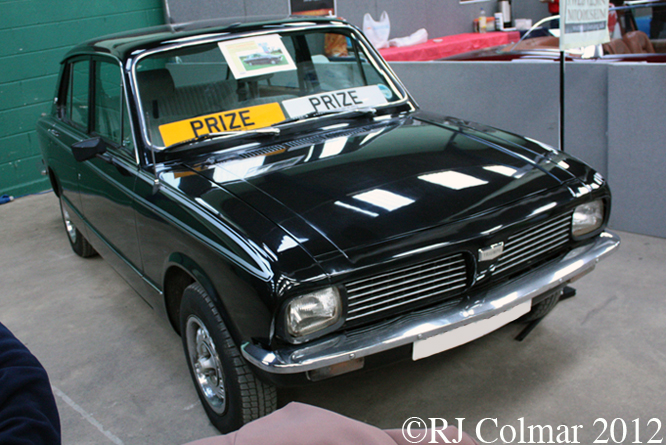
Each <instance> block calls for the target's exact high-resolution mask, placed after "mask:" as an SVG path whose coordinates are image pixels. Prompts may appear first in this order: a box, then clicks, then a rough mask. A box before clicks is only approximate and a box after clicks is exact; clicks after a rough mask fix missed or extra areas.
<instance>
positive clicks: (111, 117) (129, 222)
mask: <svg viewBox="0 0 666 445" xmlns="http://www.w3.org/2000/svg"><path fill="white" fill-rule="evenodd" d="M90 79H91V81H90V97H89V99H90V100H89V109H88V112H89V113H88V120H89V125H88V134H87V138H95V137H97V138H100V139H101V140H102V141H103V143H104V145H105V146H106V152H105V153H102V154H99V155H97V156H96V157H93V158H92V159H89V160H87V161H83V162H79V163H78V180H79V191H80V199H81V208H82V210H83V214H84V217H85V219H86V221H87V222H88V230H89V234H90V235H91V236H90V237H89V239H93V240H94V239H95V238H97V239H99V240H101V241H102V243H103V245H101V246H95V242H92V243H93V246H95V247H96V249H97V250H98V251H99V249H100V248H101V249H102V250H104V249H106V248H108V249H110V250H111V251H113V252H114V253H116V254H117V255H118V257H120V259H121V262H116V261H113V260H114V258H109V257H108V256H107V260H110V262H112V264H113V265H114V267H116V269H119V272H121V273H122V274H123V275H125V276H126V277H127V278H128V279H129V281H130V282H132V281H134V279H136V278H137V277H136V276H133V275H136V274H134V273H132V271H134V272H139V271H140V270H141V257H140V249H139V246H138V241H137V232H136V219H135V211H134V208H133V203H134V199H133V189H134V183H135V180H136V175H137V172H138V169H139V165H138V162H137V158H136V154H135V149H134V144H133V141H132V137H131V130H130V126H129V123H128V122H129V119H128V113H127V106H126V99H125V95H124V88H123V82H122V76H121V68H120V65H119V63H118V62H117V61H116V60H115V59H112V58H101V57H99V58H97V57H95V58H92V59H91V65H90ZM101 253H103V252H101ZM114 263H115V264H114ZM117 266H121V267H117ZM123 266H128V267H123Z"/></svg>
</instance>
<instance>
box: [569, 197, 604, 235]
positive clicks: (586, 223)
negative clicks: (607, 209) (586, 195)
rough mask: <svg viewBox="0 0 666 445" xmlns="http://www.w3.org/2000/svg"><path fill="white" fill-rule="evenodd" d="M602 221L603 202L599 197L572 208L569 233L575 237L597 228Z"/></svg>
mask: <svg viewBox="0 0 666 445" xmlns="http://www.w3.org/2000/svg"><path fill="white" fill-rule="evenodd" d="M603 223H604V202H603V201H602V200H601V199H597V200H596V201H592V202H587V203H585V204H581V205H579V206H578V207H576V209H575V210H574V213H573V225H572V227H571V234H572V235H573V236H574V237H575V238H577V237H580V236H583V235H587V234H588V233H592V232H594V231H595V230H597V229H599V227H601V225H602V224H603Z"/></svg>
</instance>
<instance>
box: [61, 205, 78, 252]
mask: <svg viewBox="0 0 666 445" xmlns="http://www.w3.org/2000/svg"><path fill="white" fill-rule="evenodd" d="M62 219H63V220H64V221H65V229H66V230H67V235H68V236H69V239H70V240H71V241H72V243H75V242H76V227H74V224H73V223H72V220H71V218H70V217H69V212H68V211H67V209H66V208H65V206H64V205H63V206H62Z"/></svg>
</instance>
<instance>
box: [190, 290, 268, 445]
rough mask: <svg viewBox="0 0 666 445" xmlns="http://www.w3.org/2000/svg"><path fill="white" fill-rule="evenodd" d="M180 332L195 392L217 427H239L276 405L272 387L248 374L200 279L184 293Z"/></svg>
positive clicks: (225, 428)
mask: <svg viewBox="0 0 666 445" xmlns="http://www.w3.org/2000/svg"><path fill="white" fill-rule="evenodd" d="M180 332H181V337H182V341H183V348H184V349H185V357H186V359H187V366H188V368H189V369H190V375H191V376H192V380H193V381H194V386H195V387H196V390H197V394H198V395H199V398H200V399H201V403H202V405H203V407H204V410H205V411H206V414H207V415H208V418H209V419H210V421H211V423H212V424H213V425H214V426H215V427H216V428H217V429H218V430H220V432H222V433H228V432H231V431H234V430H237V429H238V428H240V427H241V426H243V425H244V424H246V423H248V422H250V421H252V420H254V419H257V418H259V417H262V416H265V415H266V414H270V413H271V412H273V411H274V410H275V408H276V407H277V391H276V389H275V387H274V386H272V385H269V384H266V383H264V382H262V381H260V380H259V379H257V378H256V377H255V375H254V374H253V373H252V370H251V369H250V367H249V365H248V364H247V363H246V362H245V359H243V357H242V356H241V353H240V351H239V350H238V347H237V346H236V344H235V343H234V340H233V339H232V338H231V335H230V334H229V331H228V330H227V327H226V326H225V325H224V322H223V321H222V317H221V316H220V313H219V311H218V309H217V307H216V306H215V304H214V303H213V300H212V299H211V298H210V297H209V296H208V294H207V293H206V291H205V290H204V289H203V287H202V286H201V285H200V284H199V283H193V284H191V285H189V286H188V287H187V288H186V289H185V292H184V293H183V300H182V302H181V305H180Z"/></svg>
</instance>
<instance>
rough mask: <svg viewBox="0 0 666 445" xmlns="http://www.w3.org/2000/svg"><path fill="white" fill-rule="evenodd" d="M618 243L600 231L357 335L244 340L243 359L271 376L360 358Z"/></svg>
mask: <svg viewBox="0 0 666 445" xmlns="http://www.w3.org/2000/svg"><path fill="white" fill-rule="evenodd" d="M619 245H620V238H619V237H618V236H617V235H615V234H613V233H611V232H603V233H602V234H601V235H599V236H598V237H595V238H594V239H593V240H591V241H590V242H589V243H588V244H586V245H584V246H581V247H577V248H576V249H574V250H572V251H571V252H569V253H568V254H567V255H566V256H565V257H563V258H562V259H560V260H559V261H556V262H553V263H549V264H548V265H546V266H544V267H542V268H539V269H536V270H534V271H533V272H530V273H529V274H527V275H525V276H523V277H521V278H519V279H517V280H515V281H510V282H507V283H504V284H502V285H500V286H497V287H494V288H491V289H488V290H486V291H485V292H483V293H481V294H479V295H476V296H475V297H474V298H473V299H471V300H468V302H467V304H465V305H464V307H456V308H454V309H447V310H445V311H439V312H437V311H436V310H435V311H429V312H427V313H420V314H414V315H411V316H410V315H406V316H404V317H402V318H400V319H398V320H395V321H392V322H390V323H386V324H383V325H380V326H378V327H377V328H376V329H371V330H365V331H364V332H363V333H362V334H358V335H354V334H353V333H351V334H339V335H337V336H335V337H332V338H330V337H329V338H326V339H323V340H319V341H313V342H311V343H308V344H306V345H295V346H292V347H289V348H284V349H280V350H278V351H269V350H265V349H263V348H261V347H259V346H257V345H254V344H251V343H244V344H243V345H242V346H241V350H242V353H243V356H244V357H245V359H246V360H247V361H249V362H250V363H252V364H253V365H254V366H256V367H257V368H259V369H261V370H263V371H265V372H268V373H272V374H295V373H301V372H305V371H311V370H314V369H319V368H323V367H325V366H331V365H335V364H338V363H343V362H346V361H349V360H353V359H357V358H361V357H366V356H369V355H372V354H376V353H379V352H382V351H386V350H389V349H393V348H396V347H399V346H403V345H408V344H410V343H414V342H415V341H418V340H424V339H427V338H430V337H432V336H434V335H438V334H442V333H444V332H449V331H452V330H454V329H458V328H461V327H463V326H466V325H468V324H470V323H473V322H477V321H480V320H485V319H488V318H490V317H493V316H496V315H499V314H501V313H503V312H506V311H508V310H510V309H512V308H514V307H516V306H518V305H519V304H522V303H525V302H527V301H530V300H532V299H533V298H534V297H537V296H539V295H542V294H544V293H546V292H548V291H550V290H552V289H555V288H557V287H560V286H563V285H565V284H566V283H568V282H570V281H571V280H572V279H574V278H577V277H579V276H581V275H583V274H585V273H586V272H589V271H590V270H592V269H593V268H594V266H595V265H596V263H598V262H599V260H601V259H602V258H604V257H605V256H606V255H609V254H610V253H611V252H613V251H614V250H615V249H616V248H617V247H618V246H619Z"/></svg>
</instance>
